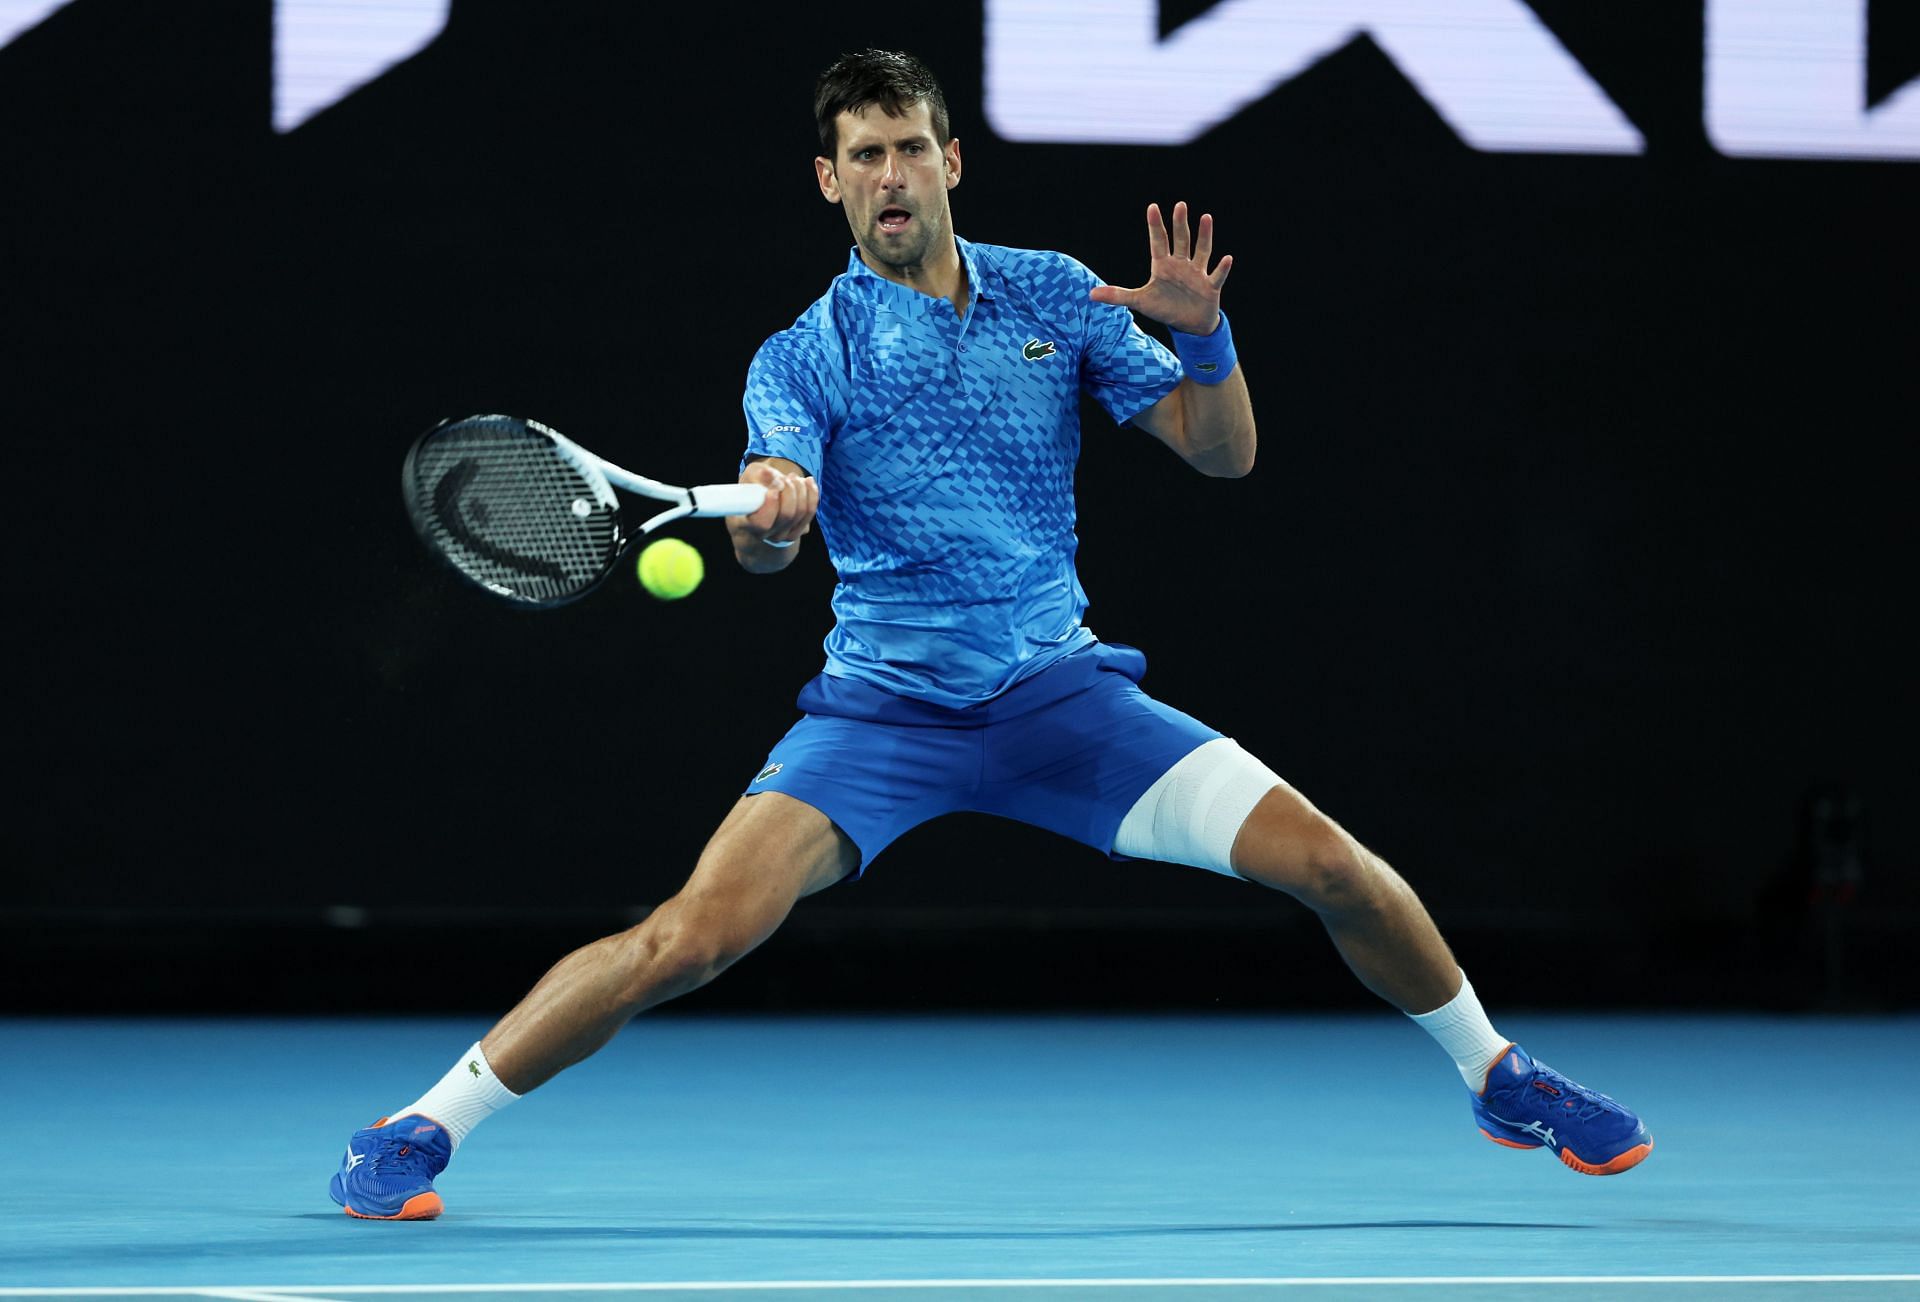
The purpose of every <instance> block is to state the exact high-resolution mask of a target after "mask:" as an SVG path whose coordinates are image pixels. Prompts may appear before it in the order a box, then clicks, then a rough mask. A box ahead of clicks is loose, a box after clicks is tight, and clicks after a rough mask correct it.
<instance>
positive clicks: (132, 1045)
mask: <svg viewBox="0 0 1920 1302" xmlns="http://www.w3.org/2000/svg"><path fill="white" fill-rule="evenodd" d="M1502 1025H1503V1029H1504V1030H1506V1031H1507V1033H1508V1034H1512V1035H1515V1036H1517V1037H1519V1039H1520V1041H1521V1043H1523V1044H1525V1045H1527V1046H1529V1047H1531V1048H1532V1049H1534V1050H1535V1051H1536V1052H1537V1053H1539V1054H1540V1055H1541V1056H1542V1057H1543V1058H1544V1059H1545V1060H1546V1061H1548V1062H1549V1063H1552V1064H1553V1065H1555V1066H1557V1067H1559V1068H1561V1069H1562V1070H1563V1071H1566V1072H1568V1073H1569V1074H1571V1075H1573V1076H1575V1077H1576V1078H1578V1079H1581V1080H1584V1081H1586V1082H1587V1083H1589V1084H1592V1085H1595V1086H1596V1087H1598V1088H1602V1089H1605V1090H1606V1091H1607V1092H1609V1093H1612V1094H1615V1095H1616V1096H1618V1097H1620V1098H1622V1099H1623V1100H1627V1101H1630V1102H1631V1104H1632V1105H1633V1106H1634V1107H1635V1108H1637V1109H1638V1110H1639V1111H1640V1112H1641V1113H1642V1115H1644V1116H1645V1117H1646V1118H1647V1119H1648V1121H1649V1124H1650V1125H1651V1126H1652V1128H1653V1132H1654V1135H1655V1139H1656V1143H1657V1148H1656V1151H1655V1153H1654V1156H1653V1157H1652V1158H1651V1159H1650V1160H1649V1161H1648V1162H1647V1163H1646V1164H1645V1165H1644V1166H1643V1167H1641V1168H1640V1169H1638V1170H1636V1171H1634V1172H1632V1173H1630V1174H1627V1175H1625V1176H1621V1177H1617V1178H1607V1179H1593V1178H1588V1177H1582V1176H1576V1175H1574V1174H1572V1173H1571V1172H1569V1171H1567V1170H1565V1169H1564V1168H1562V1167H1561V1166H1560V1165H1559V1164H1558V1163H1557V1162H1555V1161H1554V1160H1553V1159H1552V1158H1551V1157H1550V1156H1547V1155H1546V1154H1544V1153H1537V1152H1536V1153H1518V1152H1512V1151H1508V1150H1505V1149H1501V1148H1497V1147H1495V1146H1493V1145H1491V1144H1488V1143H1487V1142H1486V1141H1485V1140H1484V1139H1482V1138H1481V1137H1480V1136H1479V1135H1478V1134H1477V1133H1476V1132H1475V1131H1474V1129H1473V1127H1472V1125H1471V1124H1470V1122H1469V1116H1468V1109H1467V1107H1466V1103H1465V1100H1464V1098H1463V1096H1462V1094H1461V1091H1460V1089H1459V1086H1458V1081H1457V1078H1456V1077H1455V1076H1454V1075H1453V1072H1452V1068H1451V1065H1450V1064H1449V1063H1448V1062H1447V1061H1446V1059H1445V1058H1444V1057H1442V1056H1441V1055H1440V1054H1438V1053H1437V1052H1436V1051H1435V1050H1434V1048H1433V1046H1432V1045H1431V1044H1430V1043H1429V1042H1428V1041H1427V1039H1426V1037H1425V1036H1423V1035H1421V1034H1420V1033H1419V1032H1418V1031H1417V1030H1416V1029H1415V1028H1413V1027H1412V1026H1410V1025H1408V1024H1406V1023H1405V1022H1404V1021H1403V1020H1401V1019H1399V1018H1397V1017H1395V1016H1393V1015H1391V1014H1386V1013H1383V1014H1381V1015H1378V1016H1322V1017H1221V1018H1200V1017H1129V1018H1090V1017H1035V1018H1029V1019H1009V1018H1001V1017H995V1018H987V1017H953V1018H946V1017H942V1018H931V1017H930V1018H902V1017H886V1018H846V1017H839V1018H818V1017H806V1018H801V1017H792V1018H765V1017H751V1018H749V1017H734V1018H716V1017H692V1016H674V1015H670V1016H665V1017H657V1018H654V1019H651V1020H646V1019H643V1020H642V1021H640V1022H637V1023H635V1024H634V1025H633V1026H632V1027H630V1028H629V1029H628V1030H627V1031H626V1032H625V1033H624V1034H623V1035H622V1036H621V1037H620V1038H619V1039H618V1040H616V1041H615V1042H614V1044H613V1045H611V1046H610V1047H609V1048H608V1049H606V1050H605V1051H604V1052H602V1053H601V1054H600V1055H599V1056H598V1057H596V1058H594V1059H593V1060H592V1061H590V1062H588V1063H587V1064H585V1065H583V1066H581V1067H579V1068H576V1069H574V1070H573V1071H571V1072H569V1073H567V1074H565V1075H562V1076H561V1077H560V1078H558V1079H557V1080H555V1081H554V1082H553V1083H552V1084H551V1085H549V1086H548V1087H546V1088H545V1089H543V1090H542V1091H540V1092H539V1093H538V1094H536V1095H534V1096H533V1097H532V1098H531V1099H529V1100H526V1101H523V1102H522V1103H520V1104H519V1105H517V1106H515V1107H514V1108H511V1109H509V1110H508V1111H507V1112H505V1113H503V1114H501V1115H500V1116H498V1117H495V1118H493V1119H492V1120H490V1121H489V1122H488V1123H487V1124H486V1125H485V1126H484V1127H482V1128H481V1129H480V1130H478V1131H476V1132H475V1134H474V1135H473V1136H472V1137H471V1138H470V1139H469V1140H468V1142H467V1143H466V1144H465V1145H464V1146H463V1147H462V1149H461V1152H460V1155H459V1156H458V1158H457V1159H456V1160H455V1162H454V1164H453V1166H452V1167H451V1168H450V1169H449V1170H448V1172H447V1174H446V1175H445V1176H444V1177H442V1179H441V1181H440V1188H441V1190H442V1191H443V1192H444V1194H445V1196H446V1200H447V1207H448V1210H447V1214H446V1215H445V1216H444V1217H443V1218H442V1219H440V1220H438V1221H435V1222H430V1223H403V1224H390V1223H377V1222H363V1221H356V1220H352V1219H350V1218H348V1217H346V1216H343V1215H341V1214H340V1212H339V1210H338V1209H337V1208H335V1207H334V1205H333V1204H332V1203H331V1202H329V1201H328V1199H327V1195H326V1183H327V1177H328V1176H329V1175H330V1174H331V1172H332V1171H333V1169H334V1167H335V1165H336V1163H337V1161H338V1157H339V1152H340V1150H341V1147H342V1145H343V1143H344V1141H345V1138H346V1136H347V1134H348V1133H349V1132H350V1131H352V1130H353V1129H354V1128H355V1127H356V1126H358V1125H361V1124H364V1123H365V1122H367V1121H370V1120H371V1119H372V1118H373V1116H374V1115H375V1114H376V1113H377V1112H379V1111H380V1110H382V1109H385V1108H391V1107H397V1106H400V1105H401V1103H403V1102H404V1101H405V1100H406V1099H408V1098H410V1097H412V1096H413V1094H414V1093H415V1092H417V1090H418V1087H419V1084H420V1082H421V1081H422V1080H425V1079H431V1078H432V1077H433V1076H435V1075H437V1073H438V1072H439V1071H440V1070H441V1069H442V1068H443V1067H444V1060H445V1059H446V1057H447V1055H448V1053H449V1052H457V1051H458V1049H459V1047H460V1046H462V1045H465V1044H467V1043H470V1042H471V1041H472V1040H473V1039H474V1038H475V1037H476V1036H477V1035H478V1034H479V1033H480V1032H481V1031H483V1030H484V1029H485V1025H484V1023H483V1022H481V1021H475V1020H460V1019H434V1020H419V1019H413V1020H314V1021H273V1020H259V1021H252V1020H229V1021H186V1020H181V1021H172V1020H144V1021H95V1020H14V1021H9V1022H6V1023H4V1025H0V1033H3V1034H4V1042H5V1043H6V1044H7V1046H8V1053H7V1066H6V1071H5V1076H4V1080H5V1086H4V1088H5V1092H6V1099H7V1111H8V1114H9V1116H10V1118H11V1122H12V1124H11V1126H10V1132H11V1134H10V1142H9V1148H10V1150H11V1151H12V1153H13V1154H14V1156H15V1164H14V1178H13V1179H12V1180H11V1181H10V1182H9V1189H8V1193H7V1195H6V1197H5V1205H4V1210H5V1214H4V1216H0V1285H4V1286H5V1287H4V1288H0V1295H5V1296H55V1295H60V1294H62V1293H65V1294H68V1295H73V1294H81V1295H89V1296H112V1295H121V1296H134V1295H139V1294H142V1293H145V1294H149V1295H157V1294H168V1295H198V1296H209V1297H224V1298H256V1299H263V1298H273V1297H282V1298H294V1297H300V1298H316V1297H329V1296H335V1297H356V1296H362V1295H376V1294H377V1295H381V1296H385V1295H390V1294H408V1293H421V1294H429V1295H433V1296H457V1295H460V1294H489V1295H490V1294H493V1293H503V1294H508V1295H512V1296H526V1297H543V1296H550V1297H579V1296H588V1295H594V1296H598V1295H602V1294H608V1293H612V1294H619V1293H643V1292H644V1293H648V1294H654V1293H661V1292H665V1293H674V1292H685V1293H687V1294H689V1295H692V1294H695V1293H698V1294H699V1295H701V1296H712V1295H715V1294H720V1295H726V1294H742V1295H744V1294H748V1293H758V1292H778V1293H779V1294H780V1295H781V1296H795V1295H797V1296H806V1297H822V1298H825V1297H833V1296H843V1295H849V1294H857V1295H858V1296H859V1297H862V1298H874V1297H878V1296H888V1297H891V1296H898V1297H903V1298H904V1297H924V1296H931V1295H948V1294H952V1293H954V1292H956V1291H957V1292H959V1293H961V1294H972V1293H977V1294H979V1295H981V1296H992V1297H995V1298H1007V1299H1012V1298H1016V1297H1044V1298H1051V1299H1061V1298H1066V1297H1070V1296H1096V1295H1100V1294H1103V1293H1120V1294H1123V1295H1124V1296H1127V1297H1147V1296H1156V1295H1161V1296H1170V1297H1182V1296H1190V1297H1212V1296H1234V1297H1241V1296H1268V1295H1272V1296H1280V1295H1285V1296H1287V1297H1289V1298H1294V1297H1320V1296H1325V1297H1335V1296H1337V1297H1344V1298H1352V1297H1355V1296H1362V1295H1366V1294H1368V1293H1372V1292H1379V1293H1381V1294H1388V1293H1391V1294H1392V1295H1393V1296H1405V1297H1409V1298H1413V1297H1417V1298H1421V1299H1438V1298H1449V1299H1451V1298H1468V1297H1481V1296H1488V1295H1497V1296H1521V1295H1527V1296H1545V1297H1551V1298H1555V1299H1562V1298H1612V1297H1634V1298H1647V1297H1658V1296H1676V1297H1686V1298H1722V1297H1752V1296H1762V1297H1799V1296H1811V1295H1818V1296H1823V1297H1824V1296H1832V1297H1836V1298H1840V1297H1845V1298H1849V1299H1854V1298H1892V1297H1920V1180H1916V1177H1915V1175H1914V1171H1913V1166H1912V1154H1913V1153H1914V1152H1915V1151H1916V1150H1920V1111H1917V1110H1916V1109H1915V1108H1914V1106H1913V1104H1914V1102H1915V1098H1914V1094H1913V1085H1912V1082H1913V1081H1914V1080H1915V1079H1916V1077H1920V1018H1914V1017H1894V1018H1859V1019H1818V1020H1813V1019H1808V1020H1799V1019H1787V1018H1760V1017H1728V1018H1712V1019H1707V1018H1682V1017H1656V1016H1636V1017H1600V1016H1577V1017H1576V1016H1548V1015H1537V1016H1533V1017H1524V1016H1523V1017H1510V1018H1504V1019H1503V1023H1502Z"/></svg>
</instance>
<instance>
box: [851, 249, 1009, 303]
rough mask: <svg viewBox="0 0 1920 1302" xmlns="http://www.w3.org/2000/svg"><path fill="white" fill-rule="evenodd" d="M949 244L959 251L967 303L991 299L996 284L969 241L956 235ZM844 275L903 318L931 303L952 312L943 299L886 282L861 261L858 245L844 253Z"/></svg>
mask: <svg viewBox="0 0 1920 1302" xmlns="http://www.w3.org/2000/svg"><path fill="white" fill-rule="evenodd" d="M953 242H954V244H955V246H956V247H958V248H959V250H960V263H961V265H962V266H963V267H964V268H965V269H966V273H967V293H968V298H969V300H972V299H990V298H993V297H995V291H996V289H997V282H996V281H995V280H994V279H992V278H991V277H992V272H991V270H990V268H989V265H988V263H987V261H986V259H984V258H982V257H980V256H979V255H978V254H977V253H976V252H975V251H974V247H973V245H972V244H971V243H970V242H969V241H967V240H963V239H961V238H960V237H959V236H957V235H956V236H954V237H953ZM847 275H848V276H850V277H852V278H853V280H854V281H855V282H856V283H858V284H860V285H861V286H862V287H863V288H864V289H865V291H866V292H867V293H868V294H869V295H871V296H872V297H873V298H874V299H875V300H876V301H878V302H881V303H884V304H886V305H887V306H888V307H891V308H892V309H893V310H894V311H896V312H899V313H900V314H901V315H903V316H920V315H924V314H925V313H926V312H927V311H929V310H930V309H931V308H933V306H934V305H935V304H941V305H944V306H945V308H946V310H947V311H952V310H953V305H952V304H950V303H948V302H947V300H946V299H944V298H935V297H934V296H933V295H931V294H923V293H921V292H920V291H919V290H917V289H913V288H910V287H909V286H906V285H902V284H900V283H899V282H897V281H892V280H888V279H887V278H886V277H885V276H883V275H881V274H880V273H879V272H877V271H875V270H874V269H873V268H872V267H869V266H868V265H867V264H866V263H865V262H864V261H862V260H861V257H860V246H859V245H858V244H856V245H854V246H853V250H852V251H851V252H850V253H848V254H847Z"/></svg>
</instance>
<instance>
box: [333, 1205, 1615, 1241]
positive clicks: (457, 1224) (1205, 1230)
mask: <svg viewBox="0 0 1920 1302" xmlns="http://www.w3.org/2000/svg"><path fill="white" fill-rule="evenodd" d="M296 1219H299V1220H342V1221H347V1220H350V1218H348V1217H345V1216H328V1215H327V1214H326V1213H325V1212H302V1213H300V1214H299V1216H298V1217H297V1218H296ZM528 1219H530V1218H528V1217H525V1216H515V1217H514V1218H513V1220H514V1222H515V1223H514V1224H508V1225H500V1224H490V1223H488V1222H486V1221H485V1220H482V1219H480V1218H471V1217H456V1216H448V1217H445V1218H443V1219H442V1220H441V1222H440V1225H439V1229H438V1231H437V1232H439V1233H447V1232H449V1231H451V1232H454V1233H465V1234H475V1235H478V1236H480V1237H484V1238H489V1239H503V1240H509V1239H539V1240H558V1239H570V1238H579V1239H600V1238H615V1239H660V1240H673V1239H686V1240H701V1239H719V1240H757V1239H773V1240H778V1239H803V1240H820V1241H823V1242H830V1241H835V1240H844V1241H852V1242H867V1241H874V1242H888V1241H915V1240H927V1241H933V1242H949V1241H952V1242H958V1241H997V1240H1008V1241H1028V1240H1035V1239H1062V1240H1075V1239H1149V1238H1171V1237H1178V1236H1197V1235H1208V1234H1294V1233H1300V1232H1311V1231H1339V1230H1587V1229H1592V1228H1593V1227H1592V1226H1590V1225H1574V1224H1564V1223H1559V1222H1553V1221H1426V1220H1405V1221H1323V1222H1318V1223H1306V1224H1299V1223H1294V1224H1288V1225H1271V1224H1245V1225H1241V1224H1232V1225H1083V1226H1066V1225H1061V1226H1047V1225H1040V1226H1033V1225H1027V1226H1023V1227H1021V1228H1018V1229H1014V1228H1000V1227H994V1226H984V1225H977V1226H966V1227H959V1226H956V1227H953V1228H950V1229H908V1228H890V1227H885V1226H861V1225H804V1226H802V1225H791V1226H778V1225H580V1224H575V1223H564V1224H562V1223H559V1221H560V1218H558V1217H556V1218H554V1219H555V1222H556V1223H554V1224H550V1225H527V1224H523V1223H521V1222H524V1221H526V1220H528ZM389 1232H391V1231H389ZM407 1232H408V1231H405V1230H402V1231H400V1233H407ZM429 1232H433V1231H429Z"/></svg>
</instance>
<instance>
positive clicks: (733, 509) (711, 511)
mask: <svg viewBox="0 0 1920 1302" xmlns="http://www.w3.org/2000/svg"><path fill="white" fill-rule="evenodd" d="M687 500H689V501H690V502H692V503H693V514H695V515H707V516H712V515H752V514H753V513H754V512H755V511H758V510H759V509H760V508H761V506H762V505H764V504H765V503H766V500H767V489H766V485H764V484H702V485H701V486H700V487H698V488H689V489H688V490H687Z"/></svg>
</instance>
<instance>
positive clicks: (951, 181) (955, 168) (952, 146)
mask: <svg viewBox="0 0 1920 1302" xmlns="http://www.w3.org/2000/svg"><path fill="white" fill-rule="evenodd" d="M944 152H945V153H946V156H947V189H949V190H951V189H953V187H954V186H956V185H958V184H960V137H958V136H955V137H954V138H953V139H952V140H949V141H948V142H947V147H946V150H945V151H944Z"/></svg>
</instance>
